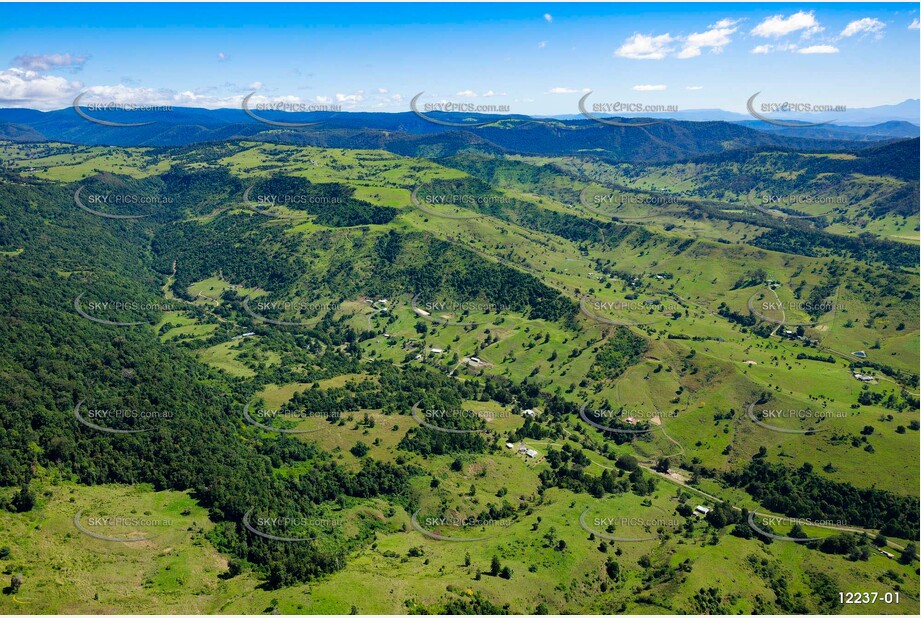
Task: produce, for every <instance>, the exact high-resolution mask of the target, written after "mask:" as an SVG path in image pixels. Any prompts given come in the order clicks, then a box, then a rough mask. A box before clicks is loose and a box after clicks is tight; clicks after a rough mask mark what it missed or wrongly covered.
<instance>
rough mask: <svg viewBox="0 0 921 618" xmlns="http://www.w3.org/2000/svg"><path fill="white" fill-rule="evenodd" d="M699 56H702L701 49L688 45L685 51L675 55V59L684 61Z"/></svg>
mask: <svg viewBox="0 0 921 618" xmlns="http://www.w3.org/2000/svg"><path fill="white" fill-rule="evenodd" d="M699 55H700V48H699V47H693V46H691V45H687V46H685V47H684V49H682V50H681V51H680V52H678V53H677V54H676V55H675V58H681V59H682V60H686V59H688V58H696V57H697V56H699Z"/></svg>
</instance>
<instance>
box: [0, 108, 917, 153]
mask: <svg viewBox="0 0 921 618" xmlns="http://www.w3.org/2000/svg"><path fill="white" fill-rule="evenodd" d="M911 105H914V108H915V109H917V108H918V101H917V100H914V101H906V102H904V103H901V104H899V105H897V106H883V107H886V108H893V109H895V108H898V109H899V110H902V111H901V112H900V113H907V111H906V110H907V108H908V107H910V106H911ZM869 109H870V110H879V109H881V108H869ZM82 111H86V108H83V110H82ZM854 111H859V110H854ZM863 111H865V112H867V114H865V115H864V116H863V117H870V112H869V110H863ZM87 113H90V114H91V115H92V117H93V118H95V119H98V120H100V121H102V122H103V123H105V122H117V123H133V124H136V125H140V126H106V125H104V124H98V123H96V122H92V121H90V120H87V119H86V118H83V117H81V116H80V115H78V114H77V113H76V112H75V110H74V109H72V108H67V109H62V110H56V111H51V112H41V111H37V110H31V109H16V108H7V109H0V140H11V141H17V142H41V141H60V142H68V143H75V144H84V145H113V146H152V147H170V146H186V145H190V144H195V143H201V142H213V141H223V140H233V139H253V140H258V141H272V142H280V143H291V144H301V145H312V146H325V147H345V148H374V149H384V150H388V151H391V152H394V153H397V154H401V155H407V156H426V157H440V156H450V155H453V154H457V153H459V152H466V151H479V152H487V153H494V154H499V153H517V154H547V155H575V154H592V155H597V156H600V157H604V158H607V159H610V160H619V161H649V162H654V161H671V160H679V159H686V158H689V157H694V156H700V155H707V154H715V153H719V152H723V151H726V150H730V149H744V148H755V147H757V148H779V149H794V150H812V151H816V150H825V151H828V150H833V151H840V150H858V149H860V148H864V147H866V146H869V145H871V144H872V143H879V142H886V141H893V140H898V139H903V138H912V137H917V136H918V135H919V128H918V126H917V125H915V124H912V123H910V122H906V121H904V120H894V121H893V120H890V121H886V122H882V123H878V124H875V125H870V126H854V125H838V124H831V125H823V126H819V127H809V126H805V127H778V126H776V125H773V124H769V123H765V122H761V121H757V120H754V119H752V118H750V117H747V116H742V118H743V120H739V119H738V118H735V117H736V116H741V115H739V114H736V115H734V116H733V121H728V118H726V119H721V120H704V119H703V116H705V115H706V114H707V113H708V112H707V110H697V111H687V112H681V113H679V114H675V115H676V116H684V117H683V118H680V119H664V118H663V119H655V118H652V119H650V121H653V120H654V122H652V123H651V124H649V123H643V124H645V126H637V127H623V126H609V125H606V124H601V123H598V122H594V121H592V120H588V119H586V118H584V117H582V116H567V117H565V118H531V117H528V116H520V115H517V116H497V115H490V114H459V113H432V114H427V117H428V118H429V119H431V120H434V122H432V121H429V120H426V119H425V118H422V117H420V116H419V115H417V114H415V113H413V112H399V113H383V112H343V113H336V114H329V113H320V112H304V113H286V112H271V111H267V112H260V113H259V117H260V118H263V119H264V120H266V121H267V122H261V121H260V120H257V119H256V118H253V117H251V116H249V115H247V113H245V112H244V111H243V110H242V109H217V110H208V109H202V108H173V109H171V110H169V111H132V112H125V111H113V110H106V111H92V112H88V111H87ZM848 113H849V114H850V112H848ZM695 114H698V115H700V118H695V119H694V120H691V119H690V117H691V116H694V115H695ZM714 114H715V115H719V114H729V112H722V111H720V110H715V112H714ZM849 118H850V117H849ZM624 120H625V122H627V123H640V121H639V120H638V119H636V118H628V119H624ZM144 123H147V124H144ZM285 123H319V124H315V125H313V126H305V127H298V128H292V127H287V126H277V124H285ZM452 123H453V124H452ZM474 124H477V125H480V126H472V125H474ZM455 125H460V126H455Z"/></svg>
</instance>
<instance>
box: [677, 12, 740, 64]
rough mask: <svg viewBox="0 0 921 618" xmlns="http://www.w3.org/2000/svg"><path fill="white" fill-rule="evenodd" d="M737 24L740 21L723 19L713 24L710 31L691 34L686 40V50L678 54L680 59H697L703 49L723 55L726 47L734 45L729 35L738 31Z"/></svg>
mask: <svg viewBox="0 0 921 618" xmlns="http://www.w3.org/2000/svg"><path fill="white" fill-rule="evenodd" d="M736 23H738V20H736V21H733V20H731V19H721V20H720V21H718V22H716V23H715V24H712V25H711V26H710V30H706V31H704V32H695V33H693V34H689V35H688V36H687V37H686V38H685V39H684V48H683V49H682V50H681V51H680V52H678V58H694V57H697V56H699V55H700V53H701V50H702V49H709V50H710V51H711V53H714V54H718V53H721V52H722V51H723V48H724V47H725V46H727V45H729V44H730V43H732V39H731V38H730V37H729V35H731V34H733V33H734V32H735V31H736V30H738V28H736V27H735V24H736Z"/></svg>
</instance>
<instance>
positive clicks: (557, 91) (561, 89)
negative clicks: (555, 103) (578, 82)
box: [547, 87, 590, 94]
mask: <svg viewBox="0 0 921 618" xmlns="http://www.w3.org/2000/svg"><path fill="white" fill-rule="evenodd" d="M589 90H590V89H589V88H583V89H582V90H576V89H575V88H564V87H556V88H551V89H550V90H548V91H547V94H578V93H580V92H588V91H589Z"/></svg>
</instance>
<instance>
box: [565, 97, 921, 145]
mask: <svg viewBox="0 0 921 618" xmlns="http://www.w3.org/2000/svg"><path fill="white" fill-rule="evenodd" d="M762 99H763V100H764V101H767V100H768V98H767V97H766V96H764V95H761V96H759V98H758V99H757V100H756V102H755V106H756V107H755V109H756V110H757V109H758V107H757V105H758V103H760V102H761V101H762ZM765 115H766V116H769V117H770V118H772V119H776V120H784V121H788V122H796V121H799V122H803V123H811V122H825V121H829V120H830V121H832V122H833V123H834V124H835V125H836V126H849V127H868V126H870V125H878V124H884V123H889V122H904V123H911V124H913V125H915V130H916V131H917V130H918V125H919V124H921V99H905V100H904V101H902V102H901V103H895V104H892V105H878V106H876V107H855V108H849V109H848V110H847V111H844V112H835V113H831V112H829V113H808V112H803V113H793V112H791V113H782V114H776V113H775V114H765ZM601 116H603V115H601ZM623 116H625V117H628V118H629V117H634V116H638V114H623ZM643 116H644V117H651V118H668V119H670V120H689V121H692V122H702V121H708V120H722V121H724V122H746V123H747V122H752V121H755V122H757V121H756V120H755V119H754V118H753V117H752V116H751V115H750V114H747V113H737V112H728V111H726V110H723V109H689V110H683V111H677V112H669V113H662V114H643ZM550 117H552V118H559V119H561V120H577V119H580V118H584V116H582V115H580V114H564V115H555V116H550ZM763 124H767V123H763ZM756 128H757V127H756ZM915 136H917V133H915V135H914V136H904V137H915Z"/></svg>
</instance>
